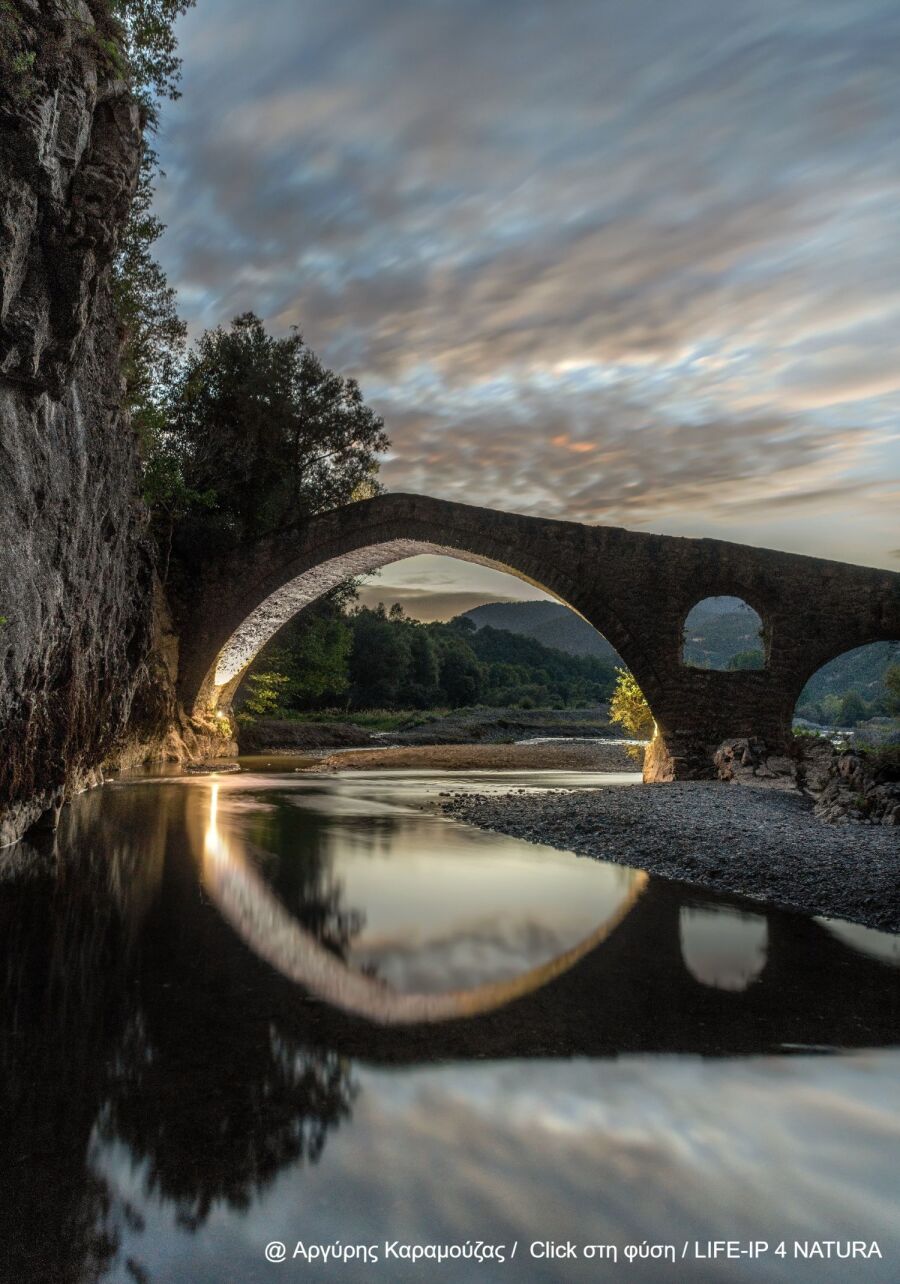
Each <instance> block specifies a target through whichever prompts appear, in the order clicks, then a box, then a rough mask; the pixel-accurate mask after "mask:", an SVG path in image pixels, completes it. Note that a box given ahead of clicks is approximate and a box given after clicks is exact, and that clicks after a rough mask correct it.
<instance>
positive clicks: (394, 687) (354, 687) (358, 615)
mask: <svg viewBox="0 0 900 1284" xmlns="http://www.w3.org/2000/svg"><path fill="white" fill-rule="evenodd" d="M408 635H409V628H408V626H407V627H405V628H404V627H398V622H397V621H393V622H392V621H391V620H389V619H388V618H387V615H386V613H385V609H384V606H383V605H382V604H381V603H379V605H378V606H377V607H376V609H375V610H368V609H366V608H365V607H363V608H362V609H360V610H359V611H356V612H355V613H354V615H353V650H352V651H351V653H350V684H351V685H350V690H351V699H352V702H353V705H354V707H355V708H357V709H389V708H391V707H393V706H396V704H397V702H398V697H399V694H400V690H401V688H402V686H403V684H404V680H405V677H406V673H407V670H408V668H409V658H410V645H409V636H408Z"/></svg>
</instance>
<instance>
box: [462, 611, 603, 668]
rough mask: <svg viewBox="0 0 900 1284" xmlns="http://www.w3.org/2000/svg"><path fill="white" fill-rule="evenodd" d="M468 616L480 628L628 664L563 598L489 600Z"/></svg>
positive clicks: (572, 652)
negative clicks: (504, 632)
mask: <svg viewBox="0 0 900 1284" xmlns="http://www.w3.org/2000/svg"><path fill="white" fill-rule="evenodd" d="M464 616H465V618H466V619H469V620H471V621H472V623H473V624H474V625H475V627H476V629H483V628H484V627H485V626H488V627H490V628H492V629H505V630H506V632H507V633H519V634H523V635H524V636H525V637H529V638H534V639H535V641H536V642H540V643H541V644H542V645H543V646H550V647H555V648H556V650H557V651H565V652H566V653H567V654H568V655H593V656H596V657H597V658H598V659H600V660H604V661H606V662H607V663H609V664H619V665H621V664H624V661H623V659H622V658H621V656H620V655H619V653H618V651H616V650H615V649H614V648H613V647H612V646H611V645H610V643H609V642H607V640H606V638H605V637H603V635H602V634H600V633H598V632H597V630H596V629H595V628H594V627H593V626H592V625H590V624H588V622H587V620H583V619H582V618H581V616H580V615H576V614H575V612H574V611H572V610H570V609H569V607H567V606H563V605H562V603H561V602H487V603H485V605H484V606H476V607H473V609H472V610H471V611H465V612H464Z"/></svg>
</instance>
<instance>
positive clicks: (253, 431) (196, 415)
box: [169, 312, 388, 558]
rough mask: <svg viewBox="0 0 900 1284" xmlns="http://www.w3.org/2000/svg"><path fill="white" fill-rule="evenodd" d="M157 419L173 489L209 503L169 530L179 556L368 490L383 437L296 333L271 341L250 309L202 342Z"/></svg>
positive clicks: (351, 386) (346, 382) (349, 386)
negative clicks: (176, 472) (173, 468)
mask: <svg viewBox="0 0 900 1284" xmlns="http://www.w3.org/2000/svg"><path fill="white" fill-rule="evenodd" d="M169 413H170V429H169V430H170V432H171V439H172V442H173V445H174V448H175V449H176V450H177V452H178V456H179V459H180V463H181V472H182V476H183V479H184V483H185V485H186V486H187V488H188V489H189V490H190V491H192V492H194V493H196V494H201V495H203V494H206V493H210V492H211V493H213V494H214V495H215V505H214V508H212V509H211V510H210V509H196V508H195V509H194V510H193V511H192V512H190V513H189V514H188V516H187V517H186V518H185V519H184V520H183V521H182V522H181V523H180V529H179V535H178V538H177V547H178V548H179V549H180V551H181V553H182V555H183V556H187V557H188V558H192V557H195V556H197V555H198V553H199V554H202V553H203V552H208V551H217V550H221V549H224V548H228V547H233V546H234V545H235V544H238V543H240V542H243V541H246V540H252V539H255V538H258V537H259V536H261V535H264V534H268V533H270V532H273V531H276V530H279V529H281V528H282V527H284V526H286V525H289V524H291V523H294V522H298V521H301V520H302V519H303V518H305V517H308V516H310V515H311V514H312V513H316V512H320V511H321V510H323V509H327V508H336V507H338V506H340V505H341V504H346V503H348V502H350V501H351V500H352V499H354V498H356V497H357V496H358V495H359V494H360V492H361V491H362V492H363V493H367V494H370V493H373V491H374V490H376V489H377V487H376V485H375V482H374V478H375V474H376V472H377V469H378V463H377V458H376V456H377V454H378V452H379V451H382V450H385V449H386V448H387V445H388V440H387V437H386V435H385V433H384V425H383V421H382V420H381V418H380V417H379V416H378V415H376V414H375V412H374V411H373V410H371V409H370V408H369V407H368V406H366V405H365V403H364V402H363V399H362V393H361V392H360V389H359V386H358V384H357V383H356V382H355V381H354V380H353V379H344V378H342V377H341V376H340V375H338V374H335V373H334V371H332V370H328V369H327V368H326V367H325V366H324V365H323V364H322V362H321V361H319V359H318V357H316V355H315V354H314V353H313V352H311V351H310V349H309V348H307V347H306V345H305V344H304V342H303V339H302V337H301V335H300V334H299V332H298V331H297V330H293V331H292V332H291V333H290V334H289V335H287V336H285V337H283V338H275V337H274V336H272V335H270V334H268V333H267V332H266V329H265V327H264V325H263V323H262V321H261V320H260V319H259V317H257V316H255V315H254V314H253V313H252V312H250V313H246V314H245V315H243V316H240V317H237V318H235V320H234V322H233V324H232V326H231V328H230V329H229V330H225V329H223V328H221V327H220V328H217V329H215V330H209V331H207V332H206V333H205V334H204V335H203V336H202V338H201V339H200V341H199V343H198V345H197V347H196V349H195V350H194V351H193V352H191V353H190V354H189V356H188V358H187V360H186V362H185V363H184V368H183V370H182V372H181V373H180V375H179V377H178V379H177V381H176V385H175V388H174V391H173V395H172V398H171V401H170V406H169Z"/></svg>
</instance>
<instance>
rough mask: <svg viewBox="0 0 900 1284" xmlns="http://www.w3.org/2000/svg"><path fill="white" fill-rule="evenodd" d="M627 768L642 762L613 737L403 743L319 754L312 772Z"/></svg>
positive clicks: (595, 769) (635, 768)
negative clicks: (477, 742)
mask: <svg viewBox="0 0 900 1284" xmlns="http://www.w3.org/2000/svg"><path fill="white" fill-rule="evenodd" d="M384 768H395V769H397V770H415V769H416V768H422V769H424V770H426V771H519V770H521V771H629V772H639V771H640V763H636V762H635V761H634V759H633V758H631V757H629V754H628V751H627V746H626V745H624V744H621V743H616V742H615V741H613V742H609V743H601V742H598V741H591V740H584V741H581V740H559V741H553V740H550V741H535V740H530V741H526V742H524V743H522V744H480V745H415V746H406V745H401V746H398V747H395V748H383V749H358V750H354V751H353V752H352V753H334V754H329V755H328V756H327V757H325V758H320V759H319V760H318V761H317V762H316V763H315V765H314V766H312V767H309V768H307V770H310V771H378V770H382V769H384Z"/></svg>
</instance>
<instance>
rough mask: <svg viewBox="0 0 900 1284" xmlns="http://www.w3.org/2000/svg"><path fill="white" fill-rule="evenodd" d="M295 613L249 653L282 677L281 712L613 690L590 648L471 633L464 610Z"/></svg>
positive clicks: (548, 697) (538, 699)
mask: <svg viewBox="0 0 900 1284" xmlns="http://www.w3.org/2000/svg"><path fill="white" fill-rule="evenodd" d="M304 615H305V616H306V622H303V617H299V619H298V622H297V623H296V624H295V625H292V626H288V629H287V630H282V632H281V633H280V634H279V635H278V638H277V639H276V643H275V644H270V646H269V647H267V648H266V649H265V650H264V651H263V652H262V653H261V655H260V657H259V659H258V660H257V667H258V669H259V670H260V671H261V672H265V673H269V672H271V671H275V672H278V673H279V674H281V675H283V676H284V677H285V678H286V679H287V685H286V686H284V687H282V689H281V695H282V700H281V705H280V712H281V713H282V714H284V713H290V712H291V711H292V710H297V709H301V708H308V707H309V706H310V705H311V704H312V705H319V707H323V706H324V707H331V706H333V705H334V704H335V703H336V701H337V700H342V702H343V704H344V708H345V714H344V716H346V710H348V709H353V710H358V709H388V710H392V709H400V710H409V709H433V708H437V707H440V708H444V709H447V708H449V709H459V708H468V707H472V706H475V705H482V706H488V707H493V708H498V707H519V708H535V707H539V706H540V707H548V706H550V707H557V708H562V707H566V706H579V705H585V704H596V703H597V702H598V701H600V700H602V699H605V698H607V697H608V696H609V695H610V694H611V692H612V688H613V672H612V669H611V668H610V667H609V666H608V665H606V664H604V663H603V662H602V661H600V660H598V659H596V658H595V657H593V656H572V655H568V654H566V653H565V652H562V651H555V650H553V649H551V648H550V647H545V646H542V645H541V643H539V642H536V641H535V640H534V639H533V638H529V637H525V636H522V635H517V634H513V633H507V632H505V631H504V630H502V629H491V628H484V629H479V630H477V631H476V630H475V628H474V626H473V625H472V622H471V621H470V620H467V619H465V618H464V617H460V618H459V619H457V620H454V621H452V622H451V623H449V624H439V623H434V624H421V623H420V622H419V621H418V620H413V619H410V618H409V617H407V616H406V615H405V614H404V612H403V611H402V609H401V608H400V607H399V606H394V607H392V608H391V610H390V612H387V611H385V609H384V607H383V606H378V607H376V608H375V609H374V610H370V609H366V608H362V609H359V610H356V611H354V612H353V613H352V614H350V615H349V616H343V615H341V616H339V617H338V619H337V620H335V619H332V620H331V621H330V622H329V621H328V617H327V615H326V617H325V618H324V619H317V618H316V616H315V615H312V616H310V615H309V613H304ZM251 672H253V671H251ZM355 716H356V715H355V714H354V717H355Z"/></svg>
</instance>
